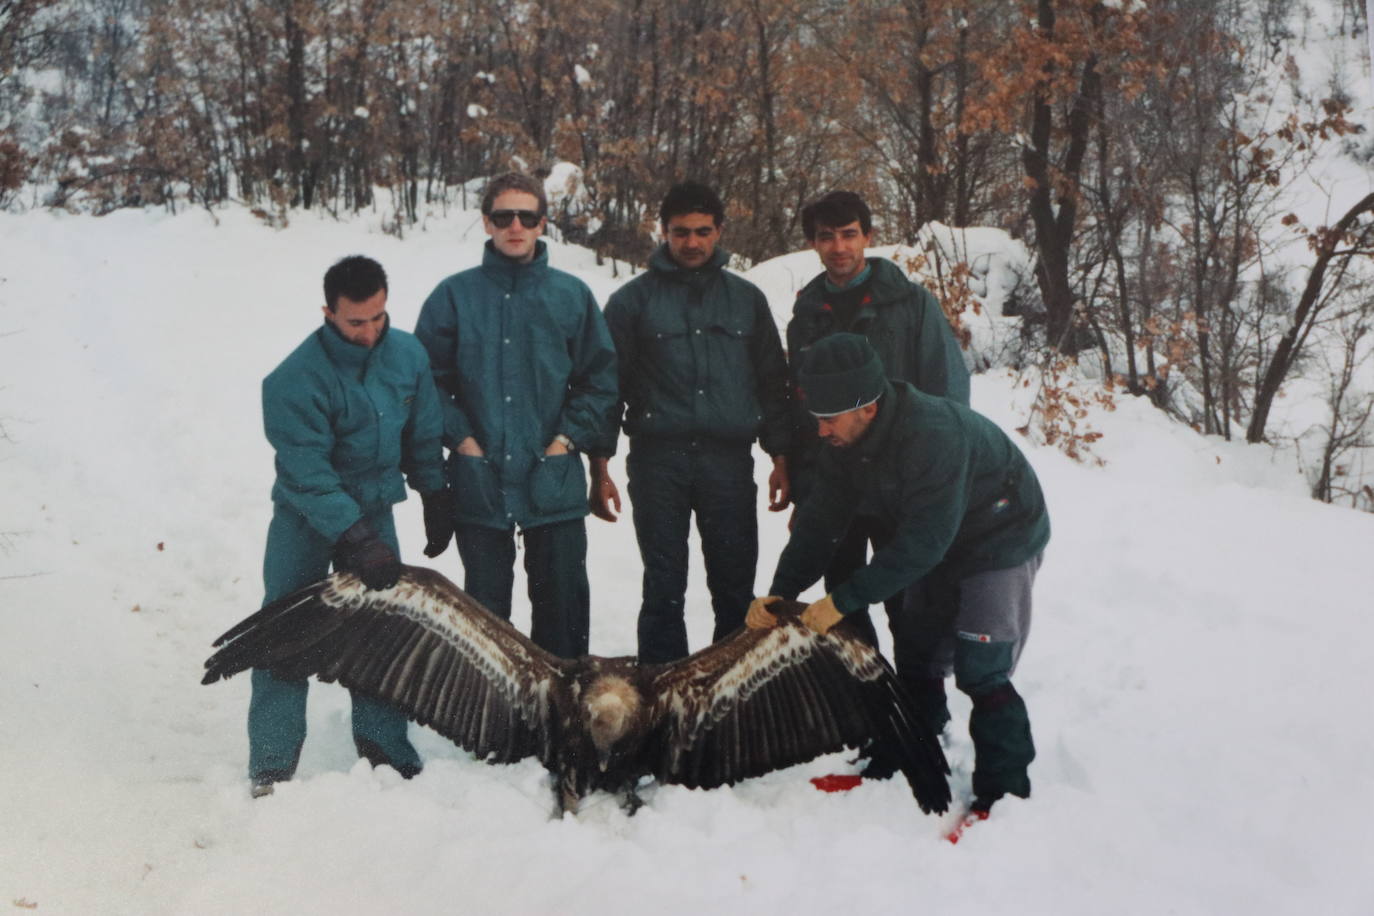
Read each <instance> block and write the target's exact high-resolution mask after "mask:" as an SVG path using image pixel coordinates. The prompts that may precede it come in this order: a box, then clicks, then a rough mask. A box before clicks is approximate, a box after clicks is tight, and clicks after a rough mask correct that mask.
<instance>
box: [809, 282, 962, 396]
mask: <svg viewBox="0 0 1374 916" xmlns="http://www.w3.org/2000/svg"><path fill="white" fill-rule="evenodd" d="M868 265H869V267H871V268H872V269H873V273H872V275H871V276H870V278H869V280H868V296H867V299H866V300H865V301H863V302H862V303H861V305H860V306H859V309H858V312H857V314H855V316H854V318H853V320H852V321H851V322H850V323H849V325H848V326H847V327H840V326H839V322H838V321H837V320H836V319H835V314H834V312H833V311H832V310H831V308H830V307H829V306H828V305H827V304H826V299H827V297H828V296H829V295H831V294H829V293H827V292H826V288H825V277H826V275H825V274H821V275H820V276H818V277H816V279H814V280H812V281H811V282H810V283H808V284H806V286H804V287H802V289H801V291H800V292H798V293H797V302H796V304H795V305H794V306H793V307H792V320H791V321H790V322H789V323H788V325H787V355H788V358H789V359H790V360H791V361H792V365H793V366H796V365H798V364H799V360H800V359H801V358H802V354H803V353H805V352H806V350H807V349H808V348H809V347H810V346H811V345H812V344H813V343H815V342H816V341H818V340H820V339H821V338H822V337H828V336H830V335H831V334H834V333H837V332H839V331H847V332H849V333H853V334H862V335H864V336H865V337H867V338H868V342H869V343H871V344H873V349H875V350H877V351H878V356H879V358H880V359H882V361H883V368H884V370H886V372H887V377H888V378H892V379H899V380H901V381H903V382H910V383H911V384H913V385H915V386H916V387H917V388H919V389H921V390H922V391H924V392H926V393H927V394H938V395H940V396H941V397H946V398H949V399H951V400H954V401H958V402H959V403H960V404H963V405H965V406H967V405H968V395H969V383H968V369H967V368H965V366H964V357H963V353H962V351H961V350H960V349H959V342H958V341H957V340H955V339H954V332H953V331H952V330H951V329H950V326H949V320H948V319H947V318H945V313H944V310H943V309H941V308H940V303H939V302H936V301H935V297H934V296H932V295H931V294H930V291H929V290H927V289H926V288H925V287H924V286H921V285H920V284H918V283H913V282H911V280H909V279H908V278H907V276H906V274H904V273H903V272H902V269H901V268H900V267H898V266H897V265H896V264H894V263H893V262H892V261H889V260H888V259H887V258H869V259H868Z"/></svg>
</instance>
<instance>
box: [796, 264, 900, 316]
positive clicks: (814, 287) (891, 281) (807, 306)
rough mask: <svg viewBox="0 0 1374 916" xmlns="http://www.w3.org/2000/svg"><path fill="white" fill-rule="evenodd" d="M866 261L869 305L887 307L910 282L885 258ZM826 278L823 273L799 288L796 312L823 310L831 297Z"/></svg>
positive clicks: (898, 268)
mask: <svg viewBox="0 0 1374 916" xmlns="http://www.w3.org/2000/svg"><path fill="white" fill-rule="evenodd" d="M867 261H868V268H867V269H868V270H869V271H870V273H869V277H868V280H867V281H865V282H867V284H868V289H869V295H870V297H871V299H872V301H871V303H870V304H871V305H874V306H879V307H880V306H884V305H887V304H888V303H889V302H892V301H893V300H895V299H897V298H899V297H900V296H901V295H902V294H903V293H905V292H906V288H907V286H908V285H910V282H911V281H909V280H908V279H907V277H906V274H905V273H903V272H902V269H901V268H900V267H898V266H897V265H896V264H895V263H893V262H892V261H890V260H888V259H887V258H876V257H874V258H868V259H867ZM826 276H827V275H826V274H825V273H822V274H821V275H820V276H818V277H816V278H815V279H813V280H812V281H811V282H810V283H808V284H806V285H805V286H803V287H802V288H801V291H800V292H798V293H797V305H796V309H797V311H807V312H812V311H820V310H822V309H823V308H824V306H825V302H826V299H827V297H829V296H830V295H832V294H831V293H830V292H828V291H827V290H826ZM861 285H862V284H861Z"/></svg>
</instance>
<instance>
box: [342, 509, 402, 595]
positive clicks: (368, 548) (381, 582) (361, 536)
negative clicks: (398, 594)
mask: <svg viewBox="0 0 1374 916" xmlns="http://www.w3.org/2000/svg"><path fill="white" fill-rule="evenodd" d="M334 568H335V569H337V570H339V571H340V572H351V573H353V574H354V575H356V576H357V577H358V578H359V579H362V580H363V584H364V585H366V586H367V587H368V588H391V586H393V585H395V584H396V580H397V579H399V578H401V561H400V560H399V559H397V558H396V554H395V552H394V551H392V549H391V548H390V547H388V546H387V545H386V543H385V542H384V541H382V539H381V538H379V537H378V536H377V532H375V531H373V530H372V526H371V525H369V524H368V523H367V522H356V523H355V524H354V525H353V527H351V528H349V529H348V530H347V531H345V532H344V533H343V537H341V538H339V542H338V543H337V544H335V545H334Z"/></svg>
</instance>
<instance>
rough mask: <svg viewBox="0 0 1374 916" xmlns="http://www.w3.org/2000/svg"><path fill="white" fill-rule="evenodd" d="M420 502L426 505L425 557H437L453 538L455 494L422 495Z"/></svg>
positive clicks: (445, 492) (450, 492) (442, 492)
mask: <svg viewBox="0 0 1374 916" xmlns="http://www.w3.org/2000/svg"><path fill="white" fill-rule="evenodd" d="M420 502H422V503H424V504H425V539H426V544H425V556H427V557H437V556H438V555H439V554H441V553H443V552H444V551H445V550H447V549H448V542H449V539H450V538H452V537H453V492H452V491H451V490H435V491H434V492H433V493H421V494H420Z"/></svg>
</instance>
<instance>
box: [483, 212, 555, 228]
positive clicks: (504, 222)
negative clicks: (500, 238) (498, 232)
mask: <svg viewBox="0 0 1374 916" xmlns="http://www.w3.org/2000/svg"><path fill="white" fill-rule="evenodd" d="M517 216H518V217H520V225H522V226H524V227H525V228H526V229H533V228H534V227H535V226H538V225H539V221H540V220H541V219H543V217H542V216H540V215H539V214H538V213H536V212H534V211H533V210H493V211H491V212H490V213H488V214H487V217H488V218H489V219H490V220H491V224H492V225H493V226H495V227H496V228H497V229H509V228H510V224H511V221H512V220H514V219H515V218H516V217H517Z"/></svg>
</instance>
